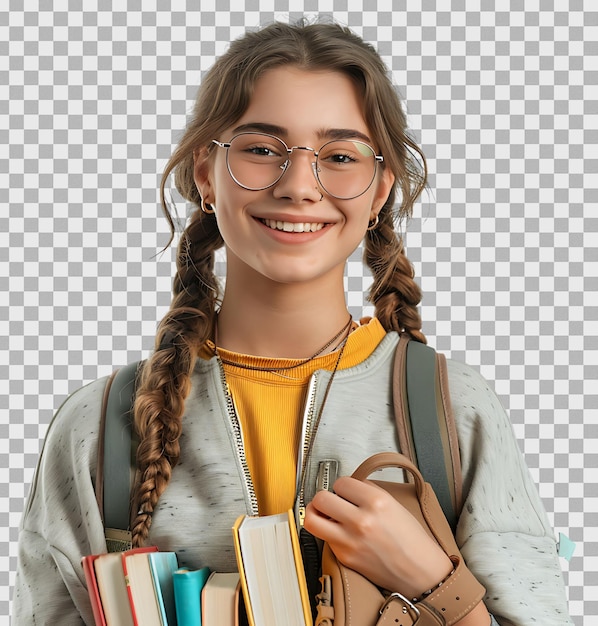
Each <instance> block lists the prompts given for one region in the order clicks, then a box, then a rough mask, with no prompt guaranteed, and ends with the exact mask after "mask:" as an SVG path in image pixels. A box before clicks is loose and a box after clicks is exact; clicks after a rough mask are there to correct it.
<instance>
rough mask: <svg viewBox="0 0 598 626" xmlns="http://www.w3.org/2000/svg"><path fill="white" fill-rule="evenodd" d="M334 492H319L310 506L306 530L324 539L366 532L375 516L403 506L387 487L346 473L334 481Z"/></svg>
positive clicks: (333, 540)
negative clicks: (389, 507) (387, 490)
mask: <svg viewBox="0 0 598 626" xmlns="http://www.w3.org/2000/svg"><path fill="white" fill-rule="evenodd" d="M334 491H335V493H332V492H330V491H320V492H318V493H317V494H316V495H315V497H314V499H313V500H312V502H311V503H310V504H309V505H308V507H307V515H306V519H305V526H306V528H307V530H308V531H309V532H311V533H312V534H313V535H316V536H317V537H319V538H320V539H323V540H325V541H329V542H338V541H343V540H346V538H347V536H356V535H358V536H364V535H367V534H368V533H369V532H371V531H372V526H373V525H374V524H375V523H376V519H377V518H378V517H379V516H384V515H385V514H386V513H387V512H388V506H389V505H392V506H393V507H394V508H397V507H400V508H402V507H401V506H400V505H399V504H398V503H397V502H396V500H394V499H393V498H392V497H391V496H390V495H389V494H388V493H387V492H386V491H384V489H382V488H380V487H378V486H377V485H375V484H373V483H371V482H369V481H366V482H364V481H360V480H357V479H355V478H351V477H349V476H343V477H341V478H339V479H337V480H336V482H335V483H334Z"/></svg>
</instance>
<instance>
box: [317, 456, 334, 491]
mask: <svg viewBox="0 0 598 626" xmlns="http://www.w3.org/2000/svg"><path fill="white" fill-rule="evenodd" d="M337 477H338V461H337V460H336V459H325V460H324V461H320V463H319V465H318V475H317V477H316V492H317V491H332V487H333V485H334V482H335V481H336V479H337Z"/></svg>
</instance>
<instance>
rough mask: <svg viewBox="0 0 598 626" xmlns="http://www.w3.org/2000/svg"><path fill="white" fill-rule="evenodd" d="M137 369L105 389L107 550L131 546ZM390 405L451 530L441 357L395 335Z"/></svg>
mask: <svg viewBox="0 0 598 626" xmlns="http://www.w3.org/2000/svg"><path fill="white" fill-rule="evenodd" d="M142 363H143V362H137V363H131V364H130V365H127V366H126V367H124V368H122V369H120V370H117V371H116V372H114V373H113V374H112V376H111V377H110V379H109V380H108V383H107V384H106V388H105V391H104V401H103V403H102V416H101V423H100V436H99V443H98V462H97V476H96V498H97V501H98V507H99V509H100V513H101V514H102V519H103V521H104V528H105V533H106V544H107V547H108V551H109V552H118V551H122V550H126V549H128V548H129V547H130V545H131V531H130V517H131V510H130V509H131V485H132V482H133V477H134V472H135V467H136V462H135V450H136V448H137V442H136V441H135V439H134V437H132V406H133V401H134V398H135V387H136V379H137V374H138V371H139V368H140V366H141V364H142ZM431 389H433V390H434V393H431V392H430V390H431ZM393 404H394V412H395V420H396V424H397V433H398V438H399V449H400V451H401V452H402V453H403V454H404V455H405V456H407V457H408V458H409V459H411V461H413V463H415V464H416V465H417V466H418V467H419V469H420V471H421V473H422V474H423V476H424V478H425V479H426V481H427V482H429V483H430V484H431V485H432V488H433V489H434V492H435V493H436V496H437V497H438V500H439V502H440V505H441V506H442V510H443V511H444V514H445V516H446V518H447V520H448V522H449V524H450V526H451V528H452V529H453V532H454V531H455V528H456V525H457V520H458V518H459V513H460V512H461V507H462V490H461V485H462V477H461V461H460V457H459V445H458V440H457V430H456V427H455V420H454V417H453V412H452V409H451V403H450V397H449V389H448V375H447V369H446V358H445V357H444V355H443V354H439V353H437V352H436V351H435V350H434V349H433V348H431V347H430V346H427V345H425V344H423V343H420V342H417V341H410V340H409V337H408V335H406V334H403V335H401V338H400V340H399V343H398V346H397V349H396V353H395V360H394V371H393ZM105 485H108V488H109V490H110V493H107V492H106V490H105V489H104V486H105Z"/></svg>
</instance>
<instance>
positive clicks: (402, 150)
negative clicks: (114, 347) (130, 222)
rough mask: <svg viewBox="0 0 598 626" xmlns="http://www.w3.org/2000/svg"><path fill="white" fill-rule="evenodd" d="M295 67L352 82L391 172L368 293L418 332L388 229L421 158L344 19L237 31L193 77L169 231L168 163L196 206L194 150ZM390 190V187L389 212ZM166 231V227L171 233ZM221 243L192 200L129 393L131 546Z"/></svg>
mask: <svg viewBox="0 0 598 626" xmlns="http://www.w3.org/2000/svg"><path fill="white" fill-rule="evenodd" d="M281 65H293V66H296V67H300V68H302V69H307V70H312V69H313V70H328V71H338V72H341V73H343V74H345V75H347V76H349V77H350V78H351V79H352V80H353V81H354V83H355V84H356V85H357V87H358V90H359V93H360V94H361V97H362V102H363V115H364V119H365V120H366V121H367V124H368V128H369V130H370V132H371V133H372V135H373V140H374V141H375V143H376V147H377V149H378V150H379V151H380V152H381V154H383V155H384V167H388V168H390V169H391V171H392V173H393V174H394V176H395V180H396V189H395V187H393V189H392V191H391V193H390V195H389V197H388V199H387V201H386V202H385V204H384V206H383V208H382V210H381V212H380V215H379V220H380V221H379V224H378V226H377V228H376V229H375V230H371V231H368V233H367V236H366V240H365V252H364V259H365V261H366V263H367V265H368V266H369V267H370V269H371V271H372V274H373V284H372V287H371V290H370V294H369V299H370V300H371V302H372V303H373V304H374V306H375V310H376V315H377V317H378V318H379V319H380V321H381V323H382V325H383V326H384V328H385V329H386V330H388V331H390V330H395V331H399V332H407V333H409V334H410V335H411V336H412V337H413V338H414V339H416V340H419V341H425V337H424V335H423V334H422V332H421V320H420V316H419V313H418V311H417V305H418V304H419V302H420V299H421V293H420V289H419V287H418V285H417V283H416V282H415V281H414V272H413V267H412V265H411V263H410V262H409V260H408V259H407V257H406V256H405V254H404V249H403V242H402V239H401V237H399V236H398V235H397V233H396V230H395V222H396V221H397V220H400V219H403V218H406V217H408V216H409V215H410V214H411V209H412V206H413V204H414V202H415V201H416V199H417V197H418V196H419V194H420V193H421V191H422V190H423V188H424V186H425V183H426V163H425V159H424V156H423V154H422V153H421V151H420V149H419V147H418V146H417V145H416V144H415V142H414V141H413V140H412V139H411V138H410V137H409V136H408V134H407V128H406V126H407V125H406V119H405V114H404V112H403V109H402V108H401V103H400V100H399V98H398V95H397V93H396V90H395V88H394V87H393V85H392V82H391V80H390V79H389V76H388V71H387V68H386V66H385V65H384V63H383V62H382V60H381V58H380V56H379V55H378V53H377V52H376V51H375V49H374V48H373V47H372V46H371V45H369V44H367V43H365V42H364V41H363V40H362V39H361V38H360V37H358V36H357V35H355V34H354V33H353V32H351V31H350V30H349V29H348V28H344V27H342V26H339V25H336V24H324V23H315V24H306V23H299V24H297V25H288V24H282V23H274V24H271V25H270V26H268V27H266V28H263V29H261V30H258V31H256V32H248V33H247V34H245V35H244V36H243V37H241V38H240V39H238V40H236V41H234V42H233V43H232V44H231V46H230V48H229V50H228V51H227V52H226V53H225V54H224V55H223V56H221V57H220V58H219V59H218V60H217V61H216V63H215V64H214V66H213V67H212V69H211V70H210V71H209V72H208V74H207V75H206V77H205V79H204V80H203V81H202V85H201V88H200V90H199V93H198V97H197V101H196V104H195V108H194V112H193V116H192V119H191V121H190V122H189V124H188V126H187V130H186V132H185V134H184V136H183V138H182V139H181V141H180V143H179V145H178V147H177V148H176V150H175V152H174V153H173V155H172V157H171V159H170V161H169V162H168V164H167V166H166V169H165V171H164V174H163V177H162V182H161V185H160V194H161V200H162V206H163V209H164V212H165V215H166V217H167V219H168V221H169V224H170V227H171V233H172V234H174V218H173V216H172V215H171V213H170V212H169V209H168V204H167V202H166V198H165V188H166V182H167V179H168V177H169V175H170V174H171V173H173V172H174V180H175V185H176V187H177V189H178V190H179V192H180V193H181V194H182V196H183V197H184V198H186V199H187V200H189V201H190V202H192V203H194V204H195V205H196V206H197V207H199V206H200V203H201V197H200V195H199V191H198V190H197V187H196V185H195V182H194V177H193V165H194V164H193V151H194V150H196V149H198V148H201V147H209V146H210V143H211V140H212V139H213V138H215V137H218V136H219V133H220V132H221V131H222V130H224V129H225V128H227V127H230V126H231V125H232V124H234V123H235V122H236V121H237V120H238V119H239V118H240V117H241V116H242V115H243V113H244V112H245V110H246V109H247V107H248V106H249V102H250V99H251V96H252V93H253V87H254V85H255V83H256V81H257V80H258V79H259V77H260V76H261V75H262V74H263V73H264V72H266V71H267V70H268V69H271V68H274V67H278V66H281ZM396 190H398V191H399V202H398V208H397V210H396V211H395V210H394V205H395V197H396ZM171 240H172V236H171ZM222 245H223V240H222V237H221V236H220V233H219V231H218V228H217V226H216V220H215V218H214V216H213V215H210V214H206V213H204V212H203V211H201V210H195V212H194V213H193V214H192V216H191V218H190V222H189V225H188V226H187V228H186V229H185V230H184V232H183V233H182V236H181V240H180V243H179V246H178V253H177V273H176V276H175V278H174V285H173V299H172V303H171V306H170V310H169V312H168V314H167V315H166V316H165V317H164V319H163V320H162V322H161V323H160V326H159V328H158V332H157V336H156V350H155V352H154V354H153V355H152V356H151V357H150V359H149V361H148V362H147V364H146V366H145V367H144V369H143V373H142V375H141V379H140V383H139V388H138V392H137V398H136V402H135V409H134V414H135V427H136V430H137V432H138V435H139V438H140V444H139V447H138V452H137V465H138V470H139V475H140V479H139V481H138V484H137V486H136V493H135V497H134V506H135V510H136V511H137V513H136V515H135V516H134V521H133V524H132V531H133V544H134V545H135V546H139V545H143V543H144V541H145V540H146V538H147V536H148V533H149V527H150V525H151V519H152V513H153V511H154V509H155V507H156V505H157V502H158V499H159V497H160V495H161V494H162V492H163V491H164V489H165V488H166V486H167V484H168V481H169V480H170V476H171V472H172V468H173V467H174V466H175V465H176V464H177V462H178V460H179V454H180V445H179V438H180V434H181V422H182V416H183V412H184V403H185V399H186V397H187V395H188V393H189V391H190V387H191V373H192V371H193V368H194V365H195V362H196V359H197V355H198V350H199V348H200V346H202V345H203V344H204V342H205V341H206V339H208V338H209V337H210V336H211V334H212V331H213V326H214V320H215V314H216V306H217V303H218V299H219V296H220V294H219V290H218V283H217V279H216V276H215V275H214V252H215V251H216V250H217V249H218V248H219V247H221V246H222Z"/></svg>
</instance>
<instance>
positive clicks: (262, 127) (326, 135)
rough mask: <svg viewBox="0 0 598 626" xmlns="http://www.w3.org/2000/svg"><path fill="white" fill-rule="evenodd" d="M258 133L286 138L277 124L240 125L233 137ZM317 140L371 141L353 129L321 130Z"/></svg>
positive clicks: (283, 131)
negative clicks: (240, 134) (239, 134)
mask: <svg viewBox="0 0 598 626" xmlns="http://www.w3.org/2000/svg"><path fill="white" fill-rule="evenodd" d="M247 132H258V133H267V134H269V135H276V136H278V137H281V136H282V137H287V136H288V133H289V131H288V129H286V128H284V127H283V126H278V125H277V124H268V123H265V122H248V123H247V124H241V125H240V126H237V127H236V128H234V129H233V135H236V134H238V133H247ZM316 134H317V136H318V138H320V139H322V140H324V139H328V140H332V139H359V140H361V141H365V143H367V144H370V145H371V143H372V140H371V138H370V137H368V136H367V135H366V134H365V133H362V132H360V131H358V130H355V129H354V128H321V129H320V130H318V131H317V132H316Z"/></svg>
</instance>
